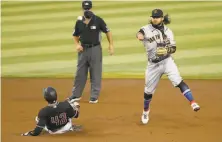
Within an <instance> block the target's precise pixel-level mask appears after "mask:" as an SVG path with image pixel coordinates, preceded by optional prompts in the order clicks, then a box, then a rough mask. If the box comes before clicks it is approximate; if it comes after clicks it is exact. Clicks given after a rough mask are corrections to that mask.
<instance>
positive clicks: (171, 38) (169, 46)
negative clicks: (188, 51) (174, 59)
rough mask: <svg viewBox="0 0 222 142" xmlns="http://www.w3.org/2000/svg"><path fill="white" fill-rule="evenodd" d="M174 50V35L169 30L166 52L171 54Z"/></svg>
mask: <svg viewBox="0 0 222 142" xmlns="http://www.w3.org/2000/svg"><path fill="white" fill-rule="evenodd" d="M175 52H176V41H175V40H174V35H173V32H172V31H171V30H169V43H168V44H167V53H168V54H173V53H175Z"/></svg>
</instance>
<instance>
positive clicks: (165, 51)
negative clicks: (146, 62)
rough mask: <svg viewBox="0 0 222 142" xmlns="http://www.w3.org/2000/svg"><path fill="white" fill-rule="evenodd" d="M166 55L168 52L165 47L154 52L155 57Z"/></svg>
mask: <svg viewBox="0 0 222 142" xmlns="http://www.w3.org/2000/svg"><path fill="white" fill-rule="evenodd" d="M167 53H168V52H167V48H166V47H158V48H157V50H156V55H157V56H164V55H166V54H167Z"/></svg>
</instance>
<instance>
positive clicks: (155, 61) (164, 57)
mask: <svg viewBox="0 0 222 142" xmlns="http://www.w3.org/2000/svg"><path fill="white" fill-rule="evenodd" d="M168 57H170V55H166V56H163V57H159V58H157V59H149V61H150V62H152V63H158V62H160V61H163V60H165V59H166V58H168Z"/></svg>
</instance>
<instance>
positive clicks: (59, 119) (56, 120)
mask: <svg viewBox="0 0 222 142" xmlns="http://www.w3.org/2000/svg"><path fill="white" fill-rule="evenodd" d="M67 121H68V119H67V116H66V113H65V112H64V113H61V114H59V115H56V116H54V117H51V123H52V124H56V125H57V126H59V125H64V124H66V123H67Z"/></svg>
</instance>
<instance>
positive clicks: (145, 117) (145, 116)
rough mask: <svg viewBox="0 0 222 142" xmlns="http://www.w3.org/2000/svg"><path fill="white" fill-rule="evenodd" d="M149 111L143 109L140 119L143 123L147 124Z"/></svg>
mask: <svg viewBox="0 0 222 142" xmlns="http://www.w3.org/2000/svg"><path fill="white" fill-rule="evenodd" d="M149 113H150V110H148V111H144V110H143V114H142V116H141V121H142V123H143V124H147V123H148V121H149Z"/></svg>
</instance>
